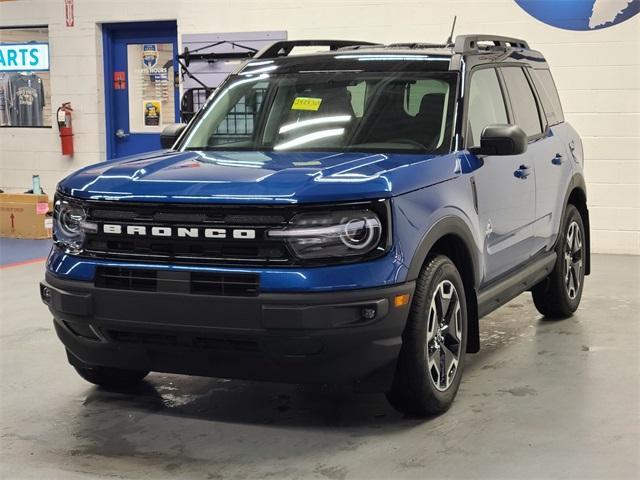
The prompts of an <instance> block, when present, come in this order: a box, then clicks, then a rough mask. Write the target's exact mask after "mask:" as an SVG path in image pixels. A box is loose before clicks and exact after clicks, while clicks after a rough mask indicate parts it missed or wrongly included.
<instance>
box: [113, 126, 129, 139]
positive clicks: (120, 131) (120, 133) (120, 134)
mask: <svg viewBox="0 0 640 480" xmlns="http://www.w3.org/2000/svg"><path fill="white" fill-rule="evenodd" d="M129 135H130V134H129V133H124V130H123V129H122V128H119V129H117V130H116V137H118V138H127V137H128V136H129Z"/></svg>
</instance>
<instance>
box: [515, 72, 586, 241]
mask: <svg viewBox="0 0 640 480" xmlns="http://www.w3.org/2000/svg"><path fill="white" fill-rule="evenodd" d="M526 71H527V73H528V76H529V79H530V80H531V81H532V84H533V86H534V87H535V90H536V91H537V94H538V100H539V104H540V105H541V106H542V107H543V108H542V111H543V112H542V113H543V119H546V123H547V138H546V140H545V141H546V142H548V143H549V148H550V150H547V152H546V153H547V154H546V155H544V156H540V157H536V158H535V170H536V191H537V195H536V218H537V219H538V221H537V222H536V225H535V232H534V233H535V234H536V239H537V241H538V243H539V244H540V245H541V246H542V247H544V248H546V249H550V248H551V247H553V245H554V243H555V240H556V238H557V235H558V232H559V231H560V223H561V221H562V219H561V218H560V217H561V215H562V211H563V208H564V202H565V200H566V199H565V195H566V193H567V189H568V187H569V182H570V181H571V176H572V174H573V168H574V161H576V160H577V157H575V156H574V152H575V150H576V148H577V145H576V140H578V139H576V138H575V131H574V130H573V129H572V128H571V127H570V126H569V124H567V123H566V122H565V121H564V114H563V112H562V106H561V104H560V98H559V97H558V91H557V90H556V86H555V83H554V81H553V77H552V76H551V72H550V71H549V69H536V70H534V69H527V70H526ZM578 143H579V140H578Z"/></svg>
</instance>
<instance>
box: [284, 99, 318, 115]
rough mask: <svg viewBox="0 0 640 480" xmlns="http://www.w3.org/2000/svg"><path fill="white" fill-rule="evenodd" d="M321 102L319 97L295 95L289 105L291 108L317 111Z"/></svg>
mask: <svg viewBox="0 0 640 480" xmlns="http://www.w3.org/2000/svg"><path fill="white" fill-rule="evenodd" d="M321 103H322V99H321V98H311V97H297V98H296V99H295V100H294V101H293V105H291V110H310V111H312V112H317V111H318V109H319V108H320V104H321Z"/></svg>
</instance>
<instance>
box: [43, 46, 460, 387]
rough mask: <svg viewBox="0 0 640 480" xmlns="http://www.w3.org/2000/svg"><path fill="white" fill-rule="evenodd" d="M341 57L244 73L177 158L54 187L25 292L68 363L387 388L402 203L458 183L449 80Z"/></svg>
mask: <svg viewBox="0 0 640 480" xmlns="http://www.w3.org/2000/svg"><path fill="white" fill-rule="evenodd" d="M342 56H344V55H342ZM352 56H353V55H352ZM329 57H331V58H329ZM340 57H341V55H331V56H325V57H320V58H319V60H318V59H316V60H315V63H314V64H316V65H319V64H321V63H322V62H325V63H331V65H334V70H332V71H326V70H323V69H318V71H315V72H307V71H306V70H305V72H304V73H300V72H299V71H298V70H300V68H301V67H300V66H298V67H296V66H295V65H294V66H291V65H289V66H288V67H287V65H286V64H285V63H283V64H282V65H281V67H282V70H283V71H282V72H281V73H279V72H278V71H277V69H278V68H279V67H278V66H279V64H278V63H273V62H266V63H265V62H262V63H259V62H255V63H254V65H253V67H252V68H248V69H245V71H243V72H240V74H238V75H237V76H235V77H232V78H231V79H230V80H229V81H228V82H227V84H226V85H225V87H224V88H223V89H222V90H221V92H219V93H218V94H216V95H214V96H213V97H212V98H211V99H210V100H209V101H208V103H207V106H206V107H205V109H204V110H203V112H201V113H200V114H199V115H198V116H197V118H196V119H195V121H194V122H193V123H192V124H191V125H190V126H189V128H188V129H187V131H186V132H185V133H184V134H183V136H182V139H181V141H180V142H179V144H178V145H177V146H176V148H175V151H171V152H164V153H156V154H150V155H146V156H145V155H142V156H140V157H137V158H133V159H128V160H123V161H118V162H111V163H110V162H107V163H103V164H98V165H96V166H92V167H88V168H86V169H83V170H81V171H80V172H78V173H76V174H74V175H72V176H70V177H68V178H67V179H65V180H64V181H62V182H61V183H60V185H59V187H58V192H57V194H56V199H55V208H54V241H55V246H54V248H53V250H52V252H51V255H50V257H49V259H48V262H47V273H46V278H45V280H44V281H43V282H42V284H41V296H42V299H43V301H44V302H45V303H46V304H47V305H48V306H49V308H50V310H51V312H52V314H53V316H54V319H55V327H56V331H57V333H58V336H59V337H60V339H61V340H62V342H63V343H64V345H65V347H66V349H67V352H68V357H69V361H70V362H71V364H72V365H74V366H76V367H77V368H89V369H90V368H94V367H109V368H118V369H122V370H127V369H131V370H138V371H161V372H174V373H184V374H193V375H206V376H216V377H228V378H245V379H257V380H271V381H284V382H293V383H298V382H300V383H310V382H311V383H313V382H317V383H351V384H356V385H359V386H360V387H361V388H363V389H369V388H374V389H377V390H385V389H387V388H388V387H389V385H390V383H391V381H392V379H393V373H394V370H395V365H396V360H397V358H398V354H399V352H400V348H401V344H402V333H403V330H404V327H405V323H406V319H407V317H408V314H409V309H410V305H411V299H412V295H413V292H414V287H415V285H414V282H413V281H412V279H410V278H408V277H407V272H408V268H409V262H410V261H411V259H412V256H413V254H414V249H415V248H416V246H417V243H418V241H419V240H420V238H419V237H420V235H422V234H423V233H424V229H425V228H426V227H425V222H426V220H427V217H428V215H427V214H428V211H425V210H423V213H424V218H423V219H422V220H420V221H418V222H416V220H415V219H412V218H410V217H411V215H410V214H409V213H408V210H410V209H411V208H412V206H411V202H412V201H413V200H411V199H410V200H409V201H408V202H407V203H404V204H403V202H402V201H399V200H398V196H399V195H405V194H410V193H411V192H415V191H417V190H421V189H423V188H425V187H427V186H429V185H439V184H441V183H442V182H444V181H446V180H448V179H451V178H453V176H454V175H455V174H456V169H458V170H459V169H460V162H459V159H457V158H456V157H455V155H451V154H450V151H451V145H452V139H453V133H452V129H453V126H452V125H453V117H454V113H453V112H454V110H455V97H456V89H457V76H456V74H455V73H451V72H447V71H446V68H445V67H442V64H443V61H445V60H446V59H444V58H439V57H437V58H436V57H433V56H431V57H430V56H428V55H423V56H422V57H420V56H417V55H414V57H415V58H413V59H412V58H410V57H404V56H401V57H398V55H395V56H394V55H391V56H390V57H389V58H384V56H382V57H381V56H380V55H377V57H380V58H376V56H374V57H371V62H369V63H367V62H362V61H361V60H362V58H361V57H358V55H355V58H351V59H344V61H341V58H340ZM346 60H349V62H348V65H346ZM390 61H392V62H393V64H391V63H390ZM303 63H304V64H305V65H308V64H309V61H308V60H305V61H304V62H303ZM353 64H358V65H366V66H367V69H364V70H361V71H355V70H354V69H353V68H350V66H352V65H353ZM374 64H375V65H374ZM427 64H428V65H430V67H429V68H426V69H425V65H427ZM344 65H346V66H344ZM398 65H404V66H403V67H402V68H398ZM447 65H448V64H447ZM338 66H339V67H340V68H339V69H338ZM287 68H288V69H287ZM318 68H319V67H318ZM296 69H297V70H296ZM381 72H382V73H381ZM411 92H414V93H413V97H412V96H411V95H412V93H411ZM427 97H429V98H427ZM425 99H426V100H425ZM394 102H397V104H396V103H394ZM239 106H241V108H239ZM396 107H398V108H400V107H401V108H403V109H404V111H405V113H403V114H402V115H405V114H406V118H407V122H406V125H404V126H400V125H399V124H398V122H399V121H400V120H399V119H400V117H399V115H400V114H399V113H398V112H394V111H393V108H396ZM429 109H433V112H437V114H433V112H432V111H430V110H429ZM368 112H372V113H371V114H368ZM232 113H233V114H234V115H236V117H234V118H235V120H237V115H238V114H244V115H245V116H246V115H249V114H250V116H251V122H250V123H251V128H250V130H251V131H250V132H248V133H247V130H246V129H247V125H246V122H245V130H243V131H242V132H240V133H238V130H236V131H234V132H231V133H230V132H229V128H230V127H229V116H230V115H231V114H232ZM430 113H431V115H429V114H430ZM274 117H276V118H275V120H274ZM403 118H404V117H403ZM434 118H435V121H434V120H433V119H434ZM394 119H395V120H394ZM416 119H417V120H416ZM245 120H246V119H245ZM418 121H419V122H421V123H420V124H419V125H418V124H417V122H418ZM367 122H368V123H367ZM394 122H395V123H394ZM436 160H437V161H436ZM457 173H459V171H457ZM407 198H408V197H407ZM427 203H428V202H427ZM427 208H428V206H427Z"/></svg>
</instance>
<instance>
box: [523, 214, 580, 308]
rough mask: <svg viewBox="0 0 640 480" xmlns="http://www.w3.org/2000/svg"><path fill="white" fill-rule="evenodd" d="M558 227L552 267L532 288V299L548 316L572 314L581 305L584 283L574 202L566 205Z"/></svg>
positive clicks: (578, 224)
mask: <svg viewBox="0 0 640 480" xmlns="http://www.w3.org/2000/svg"><path fill="white" fill-rule="evenodd" d="M561 228H562V229H561V231H560V238H559V239H558V243H557V245H556V254H557V255H558V258H557V260H556V264H555V266H554V268H553V271H552V272H551V273H550V274H549V276H548V277H547V278H545V279H544V280H543V281H541V282H540V283H538V284H537V285H536V286H534V287H533V288H532V289H531V295H532V296H533V303H534V304H535V306H536V308H537V309H538V311H539V312H540V313H541V314H542V315H544V316H545V317H546V318H549V319H559V318H567V317H570V316H571V315H573V312H575V311H576V309H577V308H578V305H580V299H581V298H582V288H583V286H584V267H585V262H586V243H585V239H586V236H585V231H584V223H583V222H582V216H581V215H580V212H579V211H578V209H577V208H576V207H575V206H573V205H571V204H569V205H567V209H566V211H565V213H564V218H563V219H562V227H561ZM576 235H578V237H576ZM578 241H579V242H580V245H579V246H578V245H577V242H578ZM567 272H568V273H567ZM576 284H577V285H576Z"/></svg>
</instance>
